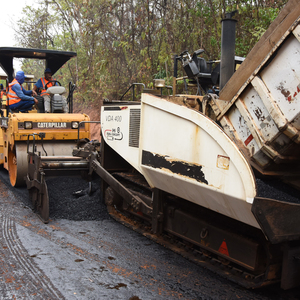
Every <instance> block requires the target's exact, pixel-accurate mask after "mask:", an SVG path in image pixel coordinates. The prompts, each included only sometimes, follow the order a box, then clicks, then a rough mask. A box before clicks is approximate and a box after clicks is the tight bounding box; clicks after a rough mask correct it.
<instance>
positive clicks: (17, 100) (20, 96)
mask: <svg viewBox="0 0 300 300" xmlns="http://www.w3.org/2000/svg"><path fill="white" fill-rule="evenodd" d="M24 81H25V74H24V72H23V71H18V72H17V74H16V77H15V79H14V80H13V81H12V82H11V83H10V84H9V89H8V93H7V96H8V99H9V103H8V105H9V108H10V109H11V110H12V111H20V112H27V111H28V110H32V107H33V105H34V104H37V103H38V100H37V99H36V98H34V96H37V94H36V92H35V91H31V90H28V91H27V90H25V89H24V88H23V87H22V84H23V82H24Z"/></svg>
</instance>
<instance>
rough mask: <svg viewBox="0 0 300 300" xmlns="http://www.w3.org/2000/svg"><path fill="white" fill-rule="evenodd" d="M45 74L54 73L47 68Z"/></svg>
mask: <svg viewBox="0 0 300 300" xmlns="http://www.w3.org/2000/svg"><path fill="white" fill-rule="evenodd" d="M44 73H51V74H52V71H51V69H50V68H46V69H45V72H44Z"/></svg>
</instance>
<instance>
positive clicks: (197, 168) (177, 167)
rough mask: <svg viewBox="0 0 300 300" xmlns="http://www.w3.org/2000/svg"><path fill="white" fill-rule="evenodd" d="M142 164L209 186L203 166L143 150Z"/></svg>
mask: <svg viewBox="0 0 300 300" xmlns="http://www.w3.org/2000/svg"><path fill="white" fill-rule="evenodd" d="M142 164H143V165H145V166H149V167H152V168H156V169H167V170H169V171H171V172H172V173H175V174H179V175H182V176H187V177H189V178H192V179H196V180H197V181H199V182H202V183H205V184H208V181H207V180H206V179H205V175H204V173H203V171H202V166H201V165H197V164H192V163H188V162H185V161H180V160H174V159H172V158H171V157H170V156H167V155H165V156H163V155H159V154H156V153H152V152H149V151H145V150H143V153H142Z"/></svg>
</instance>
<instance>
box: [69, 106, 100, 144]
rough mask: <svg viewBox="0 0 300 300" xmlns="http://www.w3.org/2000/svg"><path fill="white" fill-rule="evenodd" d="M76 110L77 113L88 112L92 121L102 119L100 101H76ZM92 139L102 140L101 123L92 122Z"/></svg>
mask: <svg viewBox="0 0 300 300" xmlns="http://www.w3.org/2000/svg"><path fill="white" fill-rule="evenodd" d="M74 112H75V113H85V114H87V115H88V116H89V117H90V119H91V121H100V103H99V102H98V103H93V102H92V103H89V105H86V104H78V103H74ZM91 133H92V136H91V139H92V140H95V139H97V140H100V123H99V124H91Z"/></svg>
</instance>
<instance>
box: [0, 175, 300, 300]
mask: <svg viewBox="0 0 300 300" xmlns="http://www.w3.org/2000/svg"><path fill="white" fill-rule="evenodd" d="M47 183H48V190H49V195H50V222H49V223H48V224H43V223H42V222H41V221H40V219H39V218H38V217H37V216H36V215H35V214H34V213H33V212H32V210H31V205H30V202H29V198H28V192H27V190H26V188H12V187H11V186H10V184H9V180H8V175H7V172H6V171H5V170H1V171H0V222H1V230H0V252H1V256H0V273H1V276H0V299H3V300H6V299H26V300H27V299H28V300H31V299H34V300H35V299H126V300H129V299H130V300H139V299H140V300H147V299H299V298H300V290H299V289H294V290H292V291H282V290H280V288H279V286H276V285H275V286H272V287H267V288H263V289H259V290H245V289H243V288H241V287H239V286H238V285H236V284H233V283H231V282H230V281H228V280H226V279H224V278H221V277H219V276H217V275H215V274H214V273H212V272H210V271H208V270H206V269H204V268H202V267H200V266H197V265H195V264H193V263H191V262H189V261H188V260H186V259H184V258H183V257H181V256H179V255H177V254H175V253H173V252H171V251H170V250H168V249H165V248H164V247H162V246H160V245H158V244H156V243H154V242H153V241H151V240H149V239H147V238H146V237H144V236H142V235H140V234H138V233H137V232H134V231H132V230H131V229H129V228H126V227H124V226H123V225H121V224H119V223H117V222H116V221H115V220H113V219H112V218H111V217H110V216H109V215H108V213H107V211H106V208H105V206H104V204H103V203H102V202H101V201H100V188H99V181H98V180H95V181H94V182H93V190H92V195H90V196H89V195H88V194H87V190H88V185H87V183H86V182H85V181H83V180H81V179H79V178H53V179H49V180H47ZM74 192H77V193H75V194H76V195H74Z"/></svg>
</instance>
